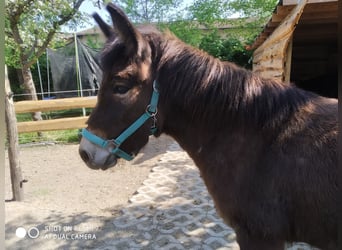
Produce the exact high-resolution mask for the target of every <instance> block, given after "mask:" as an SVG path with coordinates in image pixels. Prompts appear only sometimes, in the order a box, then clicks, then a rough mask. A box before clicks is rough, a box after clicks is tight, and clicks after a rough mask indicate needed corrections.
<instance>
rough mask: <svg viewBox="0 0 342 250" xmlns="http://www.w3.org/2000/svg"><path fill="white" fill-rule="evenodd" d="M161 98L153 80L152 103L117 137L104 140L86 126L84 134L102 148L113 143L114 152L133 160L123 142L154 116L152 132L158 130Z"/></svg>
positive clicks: (83, 130)
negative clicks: (123, 146) (123, 148)
mask: <svg viewBox="0 0 342 250" xmlns="http://www.w3.org/2000/svg"><path fill="white" fill-rule="evenodd" d="M158 100H159V91H158V86H157V82H156V81H154V82H153V93H152V97H151V101H150V104H149V105H148V106H147V107H146V111H145V113H143V114H142V115H141V116H140V117H139V118H138V119H137V120H136V121H135V122H134V123H133V124H131V125H130V126H129V127H128V128H127V129H125V130H124V131H123V132H122V133H121V134H120V135H119V136H118V137H117V138H116V139H112V140H104V139H102V138H101V137H98V136H97V135H94V134H93V133H91V132H90V131H89V130H87V129H86V128H83V129H82V136H84V137H85V138H87V139H88V140H89V141H91V142H92V143H94V144H96V145H98V146H100V147H101V148H107V147H109V146H110V145H113V146H114V148H113V149H112V150H111V153H112V154H115V155H116V156H119V157H121V158H123V159H125V160H127V161H130V160H132V159H133V158H134V157H133V156H132V155H131V154H128V153H126V152H125V151H123V150H122V149H120V146H121V144H122V143H123V142H124V141H125V140H127V138H128V137H130V136H131V135H132V134H133V133H134V132H135V131H137V130H138V129H139V128H140V127H141V126H142V125H144V123H145V122H146V121H147V120H148V119H150V118H152V119H153V120H154V122H153V125H152V127H151V134H154V133H155V132H156V130H157V128H156V126H155V119H156V118H155V116H156V114H157V106H158Z"/></svg>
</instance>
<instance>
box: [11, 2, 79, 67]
mask: <svg viewBox="0 0 342 250" xmlns="http://www.w3.org/2000/svg"><path fill="white" fill-rule="evenodd" d="M83 1H84V0H78V1H76V0H53V1H51V0H17V1H7V2H6V6H5V20H6V21H5V34H6V41H5V43H6V50H5V57H6V64H7V65H9V66H14V67H16V68H20V67H21V66H22V65H21V64H27V65H26V66H31V65H32V64H34V63H35V62H36V60H37V58H39V57H40V55H41V54H42V53H44V52H45V49H46V47H47V46H48V45H49V44H50V42H51V41H52V39H53V37H54V35H55V33H56V32H57V31H59V29H60V27H61V25H63V24H64V23H66V22H68V21H70V20H71V21H70V22H69V25H70V26H75V25H77V24H79V23H80V21H81V20H82V16H81V13H79V12H78V8H79V6H80V5H81V3H82V2H83Z"/></svg>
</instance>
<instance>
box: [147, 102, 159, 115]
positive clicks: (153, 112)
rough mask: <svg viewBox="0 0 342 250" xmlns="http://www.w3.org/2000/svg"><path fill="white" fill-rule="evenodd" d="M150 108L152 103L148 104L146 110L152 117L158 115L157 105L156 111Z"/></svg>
mask: <svg viewBox="0 0 342 250" xmlns="http://www.w3.org/2000/svg"><path fill="white" fill-rule="evenodd" d="M150 108H151V104H149V105H147V107H146V110H145V112H146V113H147V114H148V115H149V116H150V117H155V116H156V115H157V113H158V109H157V107H156V110H155V111H151V110H150Z"/></svg>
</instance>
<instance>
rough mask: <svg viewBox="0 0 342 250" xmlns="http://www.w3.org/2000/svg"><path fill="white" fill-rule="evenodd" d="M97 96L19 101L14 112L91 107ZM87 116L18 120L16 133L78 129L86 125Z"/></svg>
mask: <svg viewBox="0 0 342 250" xmlns="http://www.w3.org/2000/svg"><path fill="white" fill-rule="evenodd" d="M96 101H97V98H96V97H94V96H92V97H73V98H63V99H54V100H39V101H20V102H16V103H15V104H14V107H15V112H16V113H17V114H19V113H31V112H36V111H42V112H46V111H55V110H65V109H76V108H93V107H95V104H96ZM87 119H88V117H87V116H84V117H71V118H60V119H52V120H42V121H28V122H18V123H17V127H18V133H27V132H42V131H51V130H66V129H78V128H83V127H85V126H86V124H85V122H86V121H87Z"/></svg>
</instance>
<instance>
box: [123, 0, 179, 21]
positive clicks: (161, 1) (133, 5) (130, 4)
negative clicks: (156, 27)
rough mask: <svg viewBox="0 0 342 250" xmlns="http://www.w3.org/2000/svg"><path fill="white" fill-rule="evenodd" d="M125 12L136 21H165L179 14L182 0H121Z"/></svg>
mask: <svg viewBox="0 0 342 250" xmlns="http://www.w3.org/2000/svg"><path fill="white" fill-rule="evenodd" d="M119 3H120V5H121V6H122V8H123V9H124V11H125V13H126V14H127V15H128V16H129V17H130V19H131V20H133V21H134V22H136V23H149V22H155V23H160V22H165V21H170V20H172V19H174V18H175V17H176V16H177V12H178V9H177V8H178V7H179V6H180V4H181V3H182V1H181V0H121V1H119Z"/></svg>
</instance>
